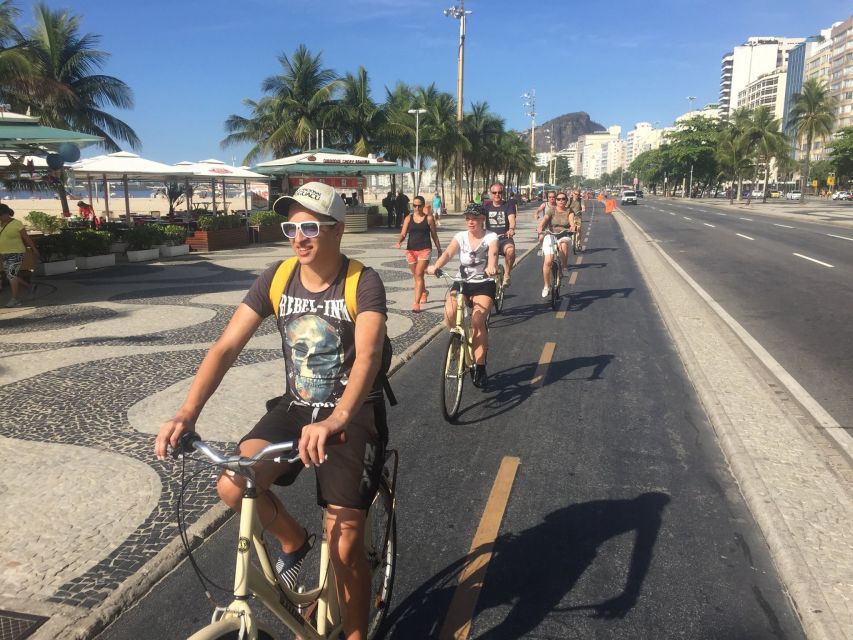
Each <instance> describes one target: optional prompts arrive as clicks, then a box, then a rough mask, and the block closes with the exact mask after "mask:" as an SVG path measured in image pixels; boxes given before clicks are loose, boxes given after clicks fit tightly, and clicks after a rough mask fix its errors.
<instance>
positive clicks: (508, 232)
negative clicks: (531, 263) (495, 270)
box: [483, 182, 517, 287]
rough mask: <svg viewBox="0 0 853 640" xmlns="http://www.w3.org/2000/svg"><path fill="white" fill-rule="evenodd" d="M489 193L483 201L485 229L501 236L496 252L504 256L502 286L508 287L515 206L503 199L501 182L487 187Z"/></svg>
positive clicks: (512, 255)
mask: <svg viewBox="0 0 853 640" xmlns="http://www.w3.org/2000/svg"><path fill="white" fill-rule="evenodd" d="M489 193H490V194H491V196H492V199H491V200H486V202H484V203H483V206H484V208H485V210H486V216H487V217H486V229H487V230H488V231H493V232H494V233H496V234H499V235H502V236H503V237H502V238H500V245H499V246H498V253H499V254H500V255H502V256H503V257H504V262H505V264H506V274H505V275H504V281H503V286H505V287H508V286H509V285H510V273H511V272H512V265H513V263H514V262H515V240H513V239H512V238H513V236H514V235H515V218H516V216H515V214H516V211H517V206H516V205H515V203H514V202H509V201H507V200H504V199H503V197H504V186H503V183H501V182H495V183H494V184H493V185H492V186H491V187H490V188H489Z"/></svg>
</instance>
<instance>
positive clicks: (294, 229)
mask: <svg viewBox="0 0 853 640" xmlns="http://www.w3.org/2000/svg"><path fill="white" fill-rule="evenodd" d="M336 224H338V223H337V222H318V221H316V220H306V221H305V222H282V223H281V230H282V231H283V232H284V237H285V238H289V239H291V240H293V239H294V238H295V237H296V234H297V233H301V234H302V235H303V236H305V237H306V238H316V237H317V236H319V235H320V227H333V226H334V225H336Z"/></svg>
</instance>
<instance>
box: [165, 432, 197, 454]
mask: <svg viewBox="0 0 853 640" xmlns="http://www.w3.org/2000/svg"><path fill="white" fill-rule="evenodd" d="M199 440H201V436H200V435H198V434H197V433H196V432H195V431H187V432H186V433H184V434H183V435H182V436H181V437H180V439H179V440H178V446H176V447H175V448H174V449H172V457H173V458H175V459H176V460H177V459H178V458H179V457H180V456H182V455H184V454H185V453H187V452H189V451H192V450H193V448H194V447H193V445H194V444H195V443H196V442H198V441H199Z"/></svg>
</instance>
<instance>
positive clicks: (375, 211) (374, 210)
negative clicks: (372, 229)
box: [367, 204, 379, 216]
mask: <svg viewBox="0 0 853 640" xmlns="http://www.w3.org/2000/svg"><path fill="white" fill-rule="evenodd" d="M378 213H379V206H378V205H375V204H372V205H370V206H369V207H367V215H369V216H370V215H375V214H378Z"/></svg>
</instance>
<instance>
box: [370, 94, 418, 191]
mask: <svg viewBox="0 0 853 640" xmlns="http://www.w3.org/2000/svg"><path fill="white" fill-rule="evenodd" d="M414 99H415V93H414V91H413V90H412V88H411V87H409V86H408V85H407V84H406V83H404V82H398V83H397V84H396V86H395V87H394V89H389V88H388V87H385V102H384V103H383V105H382V111H383V113H384V118H383V122H382V124H381V125H380V127H379V131H378V139H379V140H378V142H379V147H380V148H381V149H382V151H383V152H384V155H385V157H386V158H387V159H388V160H394V161H397V160H399V161H401V162H409V163H410V164H411V165H414V160H415V118H414V116H412V115H411V114H409V113H408V111H409V109H411V108H412V105H413V104H414ZM391 184H392V188H393V189H394V190H396V189H397V180H396V176H392V177H391Z"/></svg>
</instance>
